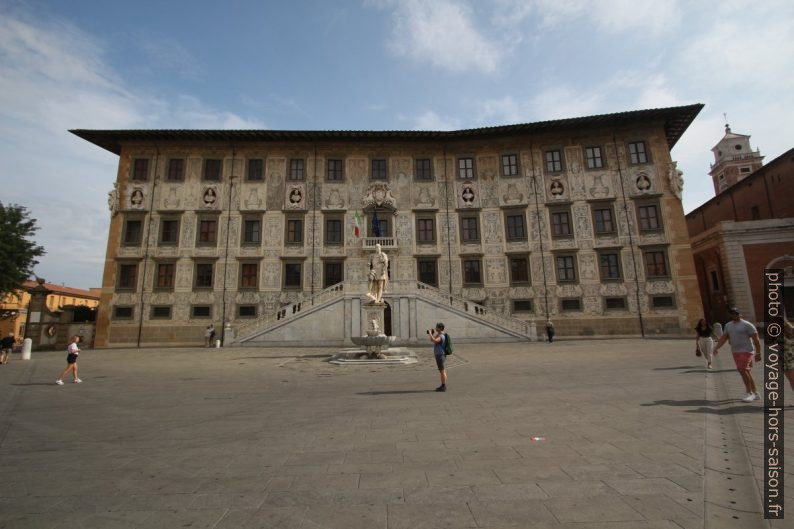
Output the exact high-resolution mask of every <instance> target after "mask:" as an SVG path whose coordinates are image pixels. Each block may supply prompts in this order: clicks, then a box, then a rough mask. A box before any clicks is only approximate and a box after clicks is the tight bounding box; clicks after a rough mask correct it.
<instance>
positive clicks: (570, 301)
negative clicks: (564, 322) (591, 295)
mask: <svg viewBox="0 0 794 529" xmlns="http://www.w3.org/2000/svg"><path fill="white" fill-rule="evenodd" d="M580 310H582V300H581V299H579V298H562V299H560V311H561V312H578V311H580Z"/></svg>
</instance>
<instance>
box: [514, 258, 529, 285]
mask: <svg viewBox="0 0 794 529" xmlns="http://www.w3.org/2000/svg"><path fill="white" fill-rule="evenodd" d="M510 281H511V282H512V283H526V282H528V281H529V266H527V259H526V258H525V257H513V258H511V259H510Z"/></svg>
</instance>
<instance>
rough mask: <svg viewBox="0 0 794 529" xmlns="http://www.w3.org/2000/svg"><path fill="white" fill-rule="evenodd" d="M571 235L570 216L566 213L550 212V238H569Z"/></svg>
mask: <svg viewBox="0 0 794 529" xmlns="http://www.w3.org/2000/svg"><path fill="white" fill-rule="evenodd" d="M571 235H572V232H571V214H570V213H569V212H568V211H552V212H551V236H552V237H570V236H571Z"/></svg>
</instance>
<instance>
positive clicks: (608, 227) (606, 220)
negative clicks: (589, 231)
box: [593, 204, 615, 235]
mask: <svg viewBox="0 0 794 529" xmlns="http://www.w3.org/2000/svg"><path fill="white" fill-rule="evenodd" d="M593 226H594V228H595V232H596V235H605V234H608V233H615V218H614V215H613V214H612V206H609V205H605V204H599V205H594V206H593Z"/></svg>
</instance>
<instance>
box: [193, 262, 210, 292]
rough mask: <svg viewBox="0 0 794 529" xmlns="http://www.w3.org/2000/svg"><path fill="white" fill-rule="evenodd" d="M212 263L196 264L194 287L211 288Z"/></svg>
mask: <svg viewBox="0 0 794 529" xmlns="http://www.w3.org/2000/svg"><path fill="white" fill-rule="evenodd" d="M212 268H213V266H212V263H197V264H196V287H198V288H212Z"/></svg>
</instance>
